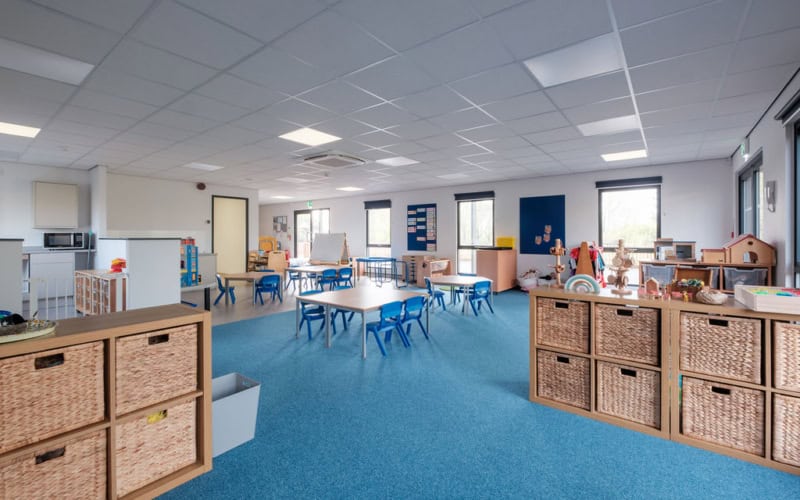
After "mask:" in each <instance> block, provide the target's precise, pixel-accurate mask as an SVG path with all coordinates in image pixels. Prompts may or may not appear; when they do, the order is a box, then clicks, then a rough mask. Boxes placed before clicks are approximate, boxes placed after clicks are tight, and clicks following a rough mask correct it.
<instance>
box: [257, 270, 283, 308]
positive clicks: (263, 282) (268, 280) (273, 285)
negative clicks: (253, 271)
mask: <svg viewBox="0 0 800 500" xmlns="http://www.w3.org/2000/svg"><path fill="white" fill-rule="evenodd" d="M255 287H256V290H255V296H254V297H253V303H254V304H255V302H256V299H258V300H260V301H261V305H262V306H263V305H264V296H263V295H262V293H269V294H271V295H272V297H271V298H272V301H273V302H275V297H276V296H277V297H278V299H279V300H280V301H281V304H282V303H283V297H282V296H281V277H280V276H278V275H277V274H267V275H266V276H262V277H261V279H260V280H258V281H257V282H256V284H255Z"/></svg>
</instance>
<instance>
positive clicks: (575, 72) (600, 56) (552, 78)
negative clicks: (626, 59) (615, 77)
mask: <svg viewBox="0 0 800 500" xmlns="http://www.w3.org/2000/svg"><path fill="white" fill-rule="evenodd" d="M525 66H526V67H527V68H528V71H530V72H531V74H533V76H534V77H535V78H536V79H537V80H538V81H539V83H540V84H541V85H542V87H552V86H554V85H560V84H562V83H566V82H571V81H574V80H580V79H583V78H588V77H590V76H595V75H601V74H603V73H609V72H611V71H617V70H619V69H622V56H621V54H620V50H619V43H618V42H617V37H616V35H615V34H614V33H608V34H606V35H601V36H598V37H596V38H592V39H589V40H586V41H583V42H580V43H576V44H575V45H570V46H568V47H564V48H563V49H558V50H554V51H552V52H548V53H546V54H542V55H540V56H536V57H533V58H531V59H528V60H527V61H525Z"/></svg>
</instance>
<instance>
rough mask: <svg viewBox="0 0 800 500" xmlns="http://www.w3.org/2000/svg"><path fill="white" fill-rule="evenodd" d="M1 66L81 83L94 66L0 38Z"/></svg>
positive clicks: (58, 79) (75, 83)
mask: <svg viewBox="0 0 800 500" xmlns="http://www.w3.org/2000/svg"><path fill="white" fill-rule="evenodd" d="M0 66H2V67H4V68H8V69H13V70H14V71H20V72H22V73H27V74H29V75H36V76H41V77H42V78H48V79H50V80H57V81H59V82H64V83H69V84H71V85H80V84H81V82H83V80H84V79H86V76H87V75H88V74H89V73H90V72H91V71H92V70H93V69H94V66H93V65H91V64H88V63H85V62H83V61H78V60H77V59H72V58H71V57H64V56H60V55H58V54H54V53H52V52H47V51H46V50H41V49H37V48H36V47H31V46H30V45H24V44H21V43H17V42H12V41H11V40H6V39H4V38H0Z"/></svg>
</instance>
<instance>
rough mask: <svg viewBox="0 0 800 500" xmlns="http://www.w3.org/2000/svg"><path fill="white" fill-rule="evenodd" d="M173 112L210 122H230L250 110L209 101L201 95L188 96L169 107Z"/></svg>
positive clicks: (214, 100) (212, 100) (213, 100)
mask: <svg viewBox="0 0 800 500" xmlns="http://www.w3.org/2000/svg"><path fill="white" fill-rule="evenodd" d="M169 109H171V110H172V111H177V112H179V113H186V114H189V115H194V116H200V117H203V118H208V119H209V120H220V121H230V120H235V119H236V118H240V117H242V116H244V115H246V114H247V113H249V110H246V109H244V108H240V107H238V106H233V105H230V104H226V103H224V102H220V101H217V100H216V99H209V98H208V97H204V96H201V95H200V94H195V93H192V94H187V95H185V96H184V97H181V98H180V99H178V100H177V101H175V102H174V103H172V104H171V105H170V106H169Z"/></svg>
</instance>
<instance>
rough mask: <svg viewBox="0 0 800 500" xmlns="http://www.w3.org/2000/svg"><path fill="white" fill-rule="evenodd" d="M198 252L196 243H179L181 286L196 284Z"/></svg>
mask: <svg viewBox="0 0 800 500" xmlns="http://www.w3.org/2000/svg"><path fill="white" fill-rule="evenodd" d="M197 275H198V254H197V245H193V244H181V286H194V285H196V284H197Z"/></svg>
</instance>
